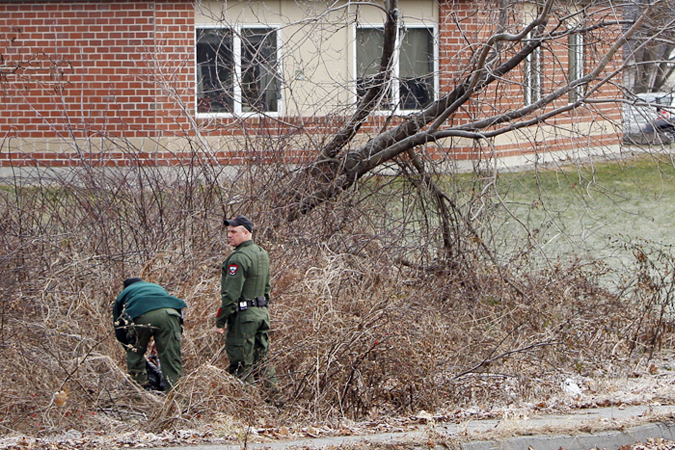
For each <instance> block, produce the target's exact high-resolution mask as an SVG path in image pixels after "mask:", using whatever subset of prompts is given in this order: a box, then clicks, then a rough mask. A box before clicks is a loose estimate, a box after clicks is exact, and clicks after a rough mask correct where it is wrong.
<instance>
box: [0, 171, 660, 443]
mask: <svg viewBox="0 0 675 450" xmlns="http://www.w3.org/2000/svg"><path fill="white" fill-rule="evenodd" d="M70 176H71V178H68V179H66V178H58V177H57V178H55V179H52V180H49V181H47V180H43V179H39V180H38V179H33V180H30V181H31V183H30V184H28V183H26V184H24V182H23V181H21V180H15V181H14V182H13V183H10V184H9V185H8V186H7V188H6V189H4V190H2V191H1V193H0V199H1V201H2V205H1V206H0V207H1V208H2V215H1V217H0V230H1V231H2V233H1V235H2V237H1V238H0V239H1V241H0V242H1V245H2V250H1V253H0V258H1V261H2V264H1V267H2V269H1V270H2V272H1V275H2V276H1V277H0V286H2V306H1V308H2V309H1V310H0V347H1V348H2V352H0V384H1V385H2V389H1V390H0V405H1V406H0V434H1V435H3V436H5V437H12V436H23V435H25V436H28V437H30V438H44V437H48V436H52V437H53V436H61V437H63V436H66V437H64V438H63V439H66V440H67V439H68V438H67V436H68V433H70V436H71V437H70V438H71V440H73V442H75V441H78V442H79V444H78V446H79V447H92V448H93V447H97V446H100V445H102V444H100V442H103V441H104V439H106V437H110V436H115V439H116V441H115V442H116V445H124V440H125V439H126V440H128V441H129V442H132V441H133V442H140V441H142V440H143V439H146V438H147V439H151V438H154V439H155V440H156V441H159V442H163V443H167V444H175V443H182V442H191V441H194V440H201V441H210V442H222V441H227V442H232V441H235V442H245V441H246V440H247V439H253V438H256V439H262V438H265V437H267V438H279V437H281V438H284V437H292V436H294V435H313V434H316V435H330V434H341V433H342V434H344V433H358V432H368V431H370V432H372V431H374V430H380V431H384V430H387V429H389V430H392V429H402V428H405V427H406V426H409V425H410V424H412V423H415V422H416V420H417V419H415V417H416V415H417V414H419V413H420V412H421V411H428V412H429V414H433V415H434V417H437V418H438V419H437V420H447V421H462V420H466V418H467V417H476V418H480V417H501V416H502V415H503V414H505V412H506V411H509V410H511V409H513V408H516V409H518V408H520V409H525V410H526V409H530V410H538V411H560V410H565V409H569V408H575V407H579V406H589V405H590V406H592V405H595V406H609V405H616V404H621V403H630V402H631V400H630V399H629V398H628V397H627V396H626V392H627V391H626V390H625V386H626V385H627V384H628V383H629V382H630V380H632V379H646V378H651V379H653V380H656V381H657V382H656V383H654V384H652V386H658V376H659V375H660V374H663V373H669V371H670V370H672V366H671V363H672V361H670V360H668V359H664V358H662V355H664V354H667V353H668V352H669V351H670V350H672V344H673V341H672V323H671V320H670V315H669V312H670V308H671V307H672V299H671V297H670V295H671V294H670V288H672V280H671V278H670V276H671V275H669V274H672V266H673V265H672V261H671V259H670V258H669V255H668V254H666V253H659V252H651V251H650V250H649V247H648V245H647V244H641V245H640V246H638V247H636V248H639V249H640V251H639V252H637V251H636V255H638V257H637V258H636V266H635V272H634V274H633V275H639V276H637V277H632V278H631V277H626V278H625V279H623V280H621V281H620V282H619V283H618V284H617V285H616V286H614V287H613V289H612V290H608V289H607V287H606V286H601V285H600V283H599V282H598V279H599V275H600V274H601V273H602V272H603V271H605V270H607V269H606V268H605V267H604V266H602V264H600V263H590V264H589V263H583V264H582V263H581V262H577V261H564V262H557V263H551V264H549V265H547V266H544V267H536V268H533V267H532V265H531V264H530V263H529V262H528V261H527V259H526V258H525V257H523V258H521V259H519V260H514V261H511V262H510V263H508V264H504V265H501V266H500V267H496V266H495V265H494V264H493V260H492V259H490V258H487V257H485V256H484V255H483V254H482V253H481V251H480V247H481V246H480V245H479V244H480V242H479V240H477V239H473V240H472V239H469V238H466V239H465V238H462V237H461V236H459V237H458V241H460V240H461V245H458V249H460V250H461V255H458V256H457V257H456V259H455V261H454V262H453V263H451V264H450V263H447V262H445V261H444V260H442V259H439V258H438V257H436V256H435V253H434V250H433V248H432V247H429V243H433V242H434V241H435V240H436V241H437V240H438V237H437V235H436V237H434V233H435V230H434V228H433V227H431V228H429V229H428V232H427V233H426V234H421V235H420V236H411V235H409V234H405V233H409V232H410V228H406V227H405V226H402V225H401V226H400V227H399V226H398V225H400V224H401V223H403V222H405V221H406V220H408V218H405V217H403V218H401V217H395V218H394V219H391V218H390V219H391V220H390V221H389V222H387V223H389V224H390V225H391V226H390V227H389V228H387V227H382V226H381V225H382V223H384V222H385V221H384V220H382V221H378V220H376V218H378V217H384V214H385V213H386V212H387V208H388V207H387V205H386V202H382V204H378V203H376V202H375V198H374V197H372V198H368V197H367V196H364V197H365V198H361V199H359V200H358V202H355V200H354V199H355V197H353V196H351V197H349V199H347V200H345V204H329V205H326V206H325V207H324V208H320V209H317V210H316V211H314V212H313V214H312V215H310V216H309V217H307V218H306V219H304V220H302V221H300V222H298V223H294V224H286V225H284V224H281V225H279V226H275V227H274V228H273V227H271V226H269V225H268V224H271V223H273V222H274V221H273V220H271V218H270V217H271V216H272V215H273V214H274V213H273V212H271V211H273V209H272V207H271V206H269V205H264V204H258V203H256V198H255V195H250V196H247V195H246V193H245V192H239V191H237V190H236V189H235V186H234V185H229V186H227V185H218V184H216V183H207V182H204V181H200V180H202V179H201V178H196V179H194V180H192V181H190V182H185V183H174V182H169V180H171V179H173V177H169V176H160V175H158V174H153V173H152V172H140V173H136V172H133V171H129V172H128V173H124V172H122V171H120V172H114V173H104V172H101V173H93V172H91V171H89V172H85V173H84V174H77V173H75V172H73V173H72V174H70ZM230 198H239V199H242V198H243V199H244V200H241V201H239V202H234V203H233V202H228V201H226V199H230ZM234 212H244V213H246V214H248V215H250V216H251V217H252V218H253V219H254V221H255V222H256V223H259V224H261V225H260V230H259V231H258V232H257V239H258V241H259V242H260V243H261V244H262V245H263V246H264V247H266V248H267V249H268V250H269V251H270V253H271V256H272V260H273V263H274V267H273V297H274V304H273V305H272V307H271V314H272V318H273V325H274V332H273V336H272V354H271V362H272V363H273V364H274V365H275V367H276V369H277V372H278V374H279V379H280V388H281V391H282V392H283V396H284V400H285V407H284V408H283V409H281V410H279V409H277V408H275V407H273V406H271V405H270V404H268V403H267V402H266V401H265V400H266V398H265V394H264V392H262V390H260V389H258V387H257V386H255V385H244V384H242V383H240V382H239V381H238V380H235V379H233V378H232V377H230V376H229V375H228V374H227V373H226V371H224V368H225V367H226V356H224V353H223V351H222V346H223V341H222V339H221V338H220V337H218V336H216V335H214V333H212V331H211V330H212V327H213V315H214V313H215V311H216V309H217V306H218V303H219V299H218V291H219V264H220V262H221V261H222V260H223V259H224V257H225V256H226V255H227V253H228V252H229V249H228V248H227V246H226V244H225V242H224V240H223V236H222V226H221V223H222V218H223V214H225V215H228V216H229V215H231V214H232V213H234ZM391 214H393V215H394V216H396V214H401V213H391ZM379 215H381V216H379ZM392 224H393V225H392ZM413 228H416V229H417V230H418V231H420V232H421V233H423V227H419V226H415V227H413ZM481 255H483V256H481ZM657 256H658V257H657ZM669 271H670V272H669ZM135 275H140V276H143V277H144V278H145V279H147V280H149V281H152V282H157V283H160V284H162V285H163V286H165V287H166V288H167V289H168V290H169V291H170V292H171V293H173V294H174V295H177V296H179V297H182V298H184V299H185V301H186V302H187V303H188V305H189V309H188V311H187V314H186V323H185V334H184V347H183V352H184V364H185V372H186V376H185V377H184V378H183V379H182V380H181V382H180V384H179V386H178V387H177V388H176V389H175V390H174V391H173V392H172V393H171V394H170V395H168V396H160V395H155V394H150V393H148V392H146V391H143V390H141V389H139V388H138V386H136V385H134V384H133V383H132V382H130V381H129V379H128V378H127V376H126V374H125V367H124V360H123V352H122V349H121V347H120V345H119V344H118V343H117V342H116V341H115V338H114V333H113V329H112V318H111V305H112V302H113V300H114V298H115V296H116V295H117V293H118V292H119V290H120V288H121V283H122V280H123V279H124V278H125V277H128V276H135ZM617 293H618V294H617ZM570 377H571V378H573V379H574V380H576V381H577V382H578V383H579V384H580V386H581V388H582V389H583V390H584V392H585V394H591V393H592V394H594V395H593V396H592V397H588V396H586V397H584V398H578V399H570V398H569V397H566V396H564V395H563V394H562V393H561V387H560V383H561V382H562V381H563V380H565V379H567V378H570ZM631 377H633V378H631ZM617 380H622V381H621V386H622V387H621V388H620V389H623V390H622V394H621V395H619V396H618V397H620V398H616V397H613V396H612V390H613V387H612V386H613V383H618V382H619V381H617ZM662 388H663V389H661V390H659V389H660V388H659V389H656V390H655V391H654V392H651V393H645V394H644V395H641V396H640V401H645V399H646V398H651V399H652V400H651V401H657V400H658V399H659V398H660V399H662V400H664V401H672V400H673V398H672V394H670V390H671V389H670V388H671V385H670V384H669V385H667V386H662ZM656 391H658V392H656ZM591 398H592V399H593V400H589V399H591ZM584 402H590V403H588V404H584ZM148 436H149V437H148ZM17 439H21V438H17ZM105 442H107V443H108V444H107V445H109V444H110V441H105Z"/></svg>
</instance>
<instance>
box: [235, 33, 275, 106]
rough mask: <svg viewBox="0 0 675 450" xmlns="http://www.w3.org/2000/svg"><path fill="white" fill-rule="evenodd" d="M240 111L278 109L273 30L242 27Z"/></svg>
mask: <svg viewBox="0 0 675 450" xmlns="http://www.w3.org/2000/svg"><path fill="white" fill-rule="evenodd" d="M241 37H242V52H241V59H242V61H241V91H242V111H244V112H251V111H276V110H277V93H278V88H277V76H276V72H277V69H276V68H277V42H276V35H275V33H274V30H272V29H269V28H265V29H263V28H255V29H245V30H242V33H241Z"/></svg>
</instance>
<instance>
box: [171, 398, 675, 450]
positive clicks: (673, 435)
mask: <svg viewBox="0 0 675 450" xmlns="http://www.w3.org/2000/svg"><path fill="white" fill-rule="evenodd" d="M673 414H675V406H630V407H626V408H624V409H621V408H616V407H614V408H597V409H587V410H578V411H575V413H574V414H566V415H541V416H534V417H523V418H517V419H507V420H473V421H468V422H465V423H462V424H459V425H458V424H437V425H435V427H434V435H435V436H437V437H441V438H446V439H447V440H448V441H451V442H452V441H454V442H461V444H459V445H460V448H461V449H462V450H529V449H532V450H560V449H564V450H589V449H592V448H599V449H607V450H617V449H618V448H619V447H621V446H623V445H630V444H635V443H636V442H646V441H647V439H649V438H663V439H668V440H675V422H673V421H670V420H668V419H661V420H660V421H658V422H652V423H648V422H649V417H650V416H651V417H660V418H666V417H668V416H671V417H672V416H673ZM674 420H675V419H674ZM641 421H642V422H643V424H641V425H634V426H630V425H626V424H628V423H633V424H635V423H639V422H641ZM429 429H430V427H429V425H426V426H425V425H421V426H420V427H419V429H416V430H413V431H407V432H398V433H381V434H372V435H364V436H336V437H325V438H303V439H294V440H279V441H275V442H267V443H248V444H247V446H246V448H247V449H254V450H259V449H270V450H277V449H278V450H292V449H297V448H300V449H326V448H335V447H337V446H340V445H345V446H347V445H352V446H358V444H359V443H364V444H365V443H367V442H370V443H387V444H393V443H397V442H400V443H407V444H413V445H414V447H415V448H419V449H429V448H430V446H429V440H428V436H429V435H430V434H429ZM600 429H602V430H606V431H597V432H593V431H592V430H600ZM570 430H574V433H573V434H572V433H571V432H570ZM486 435H493V436H502V437H500V438H498V439H494V440H485V439H486V437H485V436H486ZM504 436H505V437H504ZM243 448H244V446H243V445H231V444H230V445H198V446H191V447H172V450H241V449H243ZM434 448H435V449H439V450H440V449H448V448H449V447H447V446H446V445H441V444H439V445H435V446H434Z"/></svg>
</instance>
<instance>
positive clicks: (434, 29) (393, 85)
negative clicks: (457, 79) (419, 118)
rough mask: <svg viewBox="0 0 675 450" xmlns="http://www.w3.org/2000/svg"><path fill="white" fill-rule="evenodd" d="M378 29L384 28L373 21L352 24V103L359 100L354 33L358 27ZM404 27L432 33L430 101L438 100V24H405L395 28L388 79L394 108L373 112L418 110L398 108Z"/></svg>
mask: <svg viewBox="0 0 675 450" xmlns="http://www.w3.org/2000/svg"><path fill="white" fill-rule="evenodd" d="M373 28H376V29H380V30H384V25H383V24H373V23H359V24H355V25H354V26H353V31H352V35H353V37H354V39H352V55H353V58H352V74H353V77H352V78H353V80H354V83H353V89H354V90H353V101H354V104H357V103H358V101H359V96H358V89H357V78H358V60H357V55H356V53H357V52H356V33H357V32H358V30H359V29H373ZM402 28H406V29H426V30H431V34H432V39H433V43H432V47H433V92H432V95H433V98H432V100H431V102H432V103H433V102H435V101H436V100H438V89H439V84H440V81H439V62H438V56H439V35H438V24H433V25H428V24H424V23H419V24H406V25H404V26H403V25H402V26H399V27H398V29H397V30H396V44H395V47H394V54H393V55H392V65H393V67H392V73H391V80H390V81H389V83H390V85H389V89H390V94H391V102H392V104H393V105H396V107H395V108H394V109H390V108H379V107H378V108H377V109H376V111H375V113H376V114H392V113H393V114H409V113H411V112H416V111H420V110H419V109H401V108H399V103H400V97H401V90H400V83H399V55H400V50H401V29H402Z"/></svg>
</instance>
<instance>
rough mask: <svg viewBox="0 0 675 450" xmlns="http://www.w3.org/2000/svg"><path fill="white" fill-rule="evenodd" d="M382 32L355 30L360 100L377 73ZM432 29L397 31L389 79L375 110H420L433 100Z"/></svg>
mask: <svg viewBox="0 0 675 450" xmlns="http://www.w3.org/2000/svg"><path fill="white" fill-rule="evenodd" d="M383 44H384V28H382V27H368V26H360V27H358V28H357V29H356V75H357V78H356V93H357V96H358V97H359V98H361V97H362V96H363V95H365V93H366V92H367V91H368V89H369V88H370V87H371V86H372V84H373V82H374V80H375V75H376V74H377V73H378V71H379V69H380V60H381V56H382V46H383ZM436 46H437V40H436V39H435V30H434V28H429V27H412V26H409V27H405V28H401V29H400V30H399V36H398V38H397V45H396V47H395V48H396V52H395V54H394V55H393V67H392V78H391V80H390V83H389V85H388V86H385V89H384V91H383V95H382V99H381V101H380V105H379V107H378V109H380V110H397V111H399V110H420V109H422V108H424V107H426V106H428V105H429V104H431V103H432V102H433V101H434V100H435V99H436V85H437V81H436V76H435V73H436V72H437V71H436V68H435V66H434V65H435V61H436V58H435V55H436V52H437V49H436Z"/></svg>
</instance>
